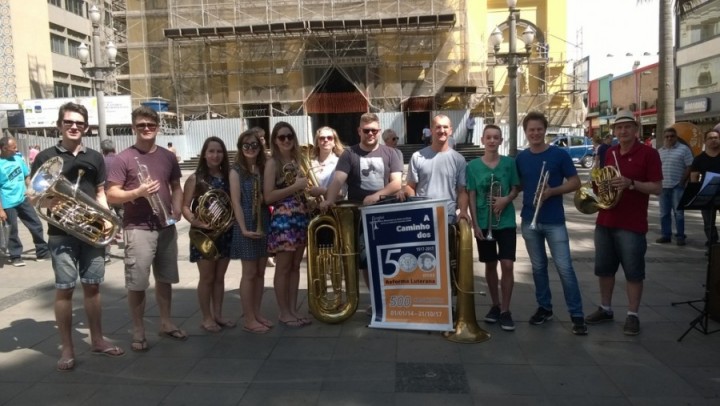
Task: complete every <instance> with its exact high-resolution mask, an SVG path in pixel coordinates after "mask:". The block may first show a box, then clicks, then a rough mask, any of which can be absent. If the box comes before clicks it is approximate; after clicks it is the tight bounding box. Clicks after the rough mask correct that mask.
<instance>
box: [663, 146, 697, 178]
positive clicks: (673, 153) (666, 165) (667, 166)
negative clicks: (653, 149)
mask: <svg viewBox="0 0 720 406" xmlns="http://www.w3.org/2000/svg"><path fill="white" fill-rule="evenodd" d="M658 152H659V153H660V161H662V173H663V181H662V187H663V188H666V189H667V188H674V187H675V186H677V185H678V184H679V183H680V181H681V180H682V178H683V174H685V170H686V169H687V168H688V167H689V166H690V165H691V164H692V161H693V155H692V151H690V148H688V147H687V146H686V145H685V144H682V143H680V142H676V143H675V145H673V146H672V147H670V148H668V147H665V146H663V147H662V148H660V149H659V150H658Z"/></svg>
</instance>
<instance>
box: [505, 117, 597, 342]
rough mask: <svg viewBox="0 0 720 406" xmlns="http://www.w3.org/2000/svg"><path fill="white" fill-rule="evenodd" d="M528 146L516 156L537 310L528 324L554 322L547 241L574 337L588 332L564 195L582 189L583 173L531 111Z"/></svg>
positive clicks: (545, 122) (544, 120)
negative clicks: (550, 141) (549, 138)
mask: <svg viewBox="0 0 720 406" xmlns="http://www.w3.org/2000/svg"><path fill="white" fill-rule="evenodd" d="M522 125H523V129H524V130H525V136H526V137H527V140H528V145H529V147H528V148H527V149H525V150H523V151H522V152H520V153H519V154H518V155H517V157H516V158H515V162H516V164H517V168H518V174H519V175H520V183H521V184H522V190H523V207H522V212H521V213H520V217H521V218H522V236H523V239H524V240H525V247H526V248H527V251H528V256H529V257H530V262H531V264H532V271H533V281H534V282H535V299H536V300H537V303H538V308H537V311H536V312H535V314H534V315H533V316H532V317H530V324H533V325H540V324H543V323H545V322H546V321H549V320H552V318H553V311H552V294H551V293H550V280H549V277H548V257H547V252H546V251H545V242H547V245H548V248H549V249H550V255H552V258H553V260H554V262H555V267H556V268H557V271H558V275H559V276H560V281H561V282H562V286H563V292H564V294H565V304H566V305H567V307H568V311H569V313H570V318H571V320H572V332H573V334H575V335H585V334H587V326H586V325H585V319H584V313H583V309H582V298H581V296H580V287H579V285H578V280H577V276H576V275H575V269H573V265H572V259H571V257H570V241H569V236H568V231H567V226H566V225H565V208H564V207H563V195H564V194H566V193H573V192H575V191H576V190H577V189H578V188H579V187H580V177H578V174H577V169H575V165H574V164H573V162H572V159H571V158H570V155H569V154H568V153H567V152H566V151H565V150H563V149H561V148H558V147H556V146H553V145H548V144H547V143H546V142H545V131H546V130H547V126H548V120H547V117H545V115H544V114H542V113H539V112H536V111H531V112H529V113H528V114H527V115H526V116H525V118H524V119H523V122H522Z"/></svg>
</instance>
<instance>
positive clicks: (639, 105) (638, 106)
mask: <svg viewBox="0 0 720 406" xmlns="http://www.w3.org/2000/svg"><path fill="white" fill-rule="evenodd" d="M650 74H651V72H650V71H643V72H639V73H638V75H637V85H638V92H637V96H638V100H637V104H636V107H635V109H636V110H637V111H638V123H640V127H639V128H640V141H643V138H644V137H645V134H644V133H643V120H642V116H643V108H642V102H643V99H642V77H643V76H648V75H650Z"/></svg>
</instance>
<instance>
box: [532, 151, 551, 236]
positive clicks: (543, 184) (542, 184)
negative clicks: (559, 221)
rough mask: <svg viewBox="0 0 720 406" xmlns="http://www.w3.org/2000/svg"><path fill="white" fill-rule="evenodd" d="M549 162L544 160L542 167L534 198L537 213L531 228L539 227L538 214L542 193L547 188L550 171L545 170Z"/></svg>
mask: <svg viewBox="0 0 720 406" xmlns="http://www.w3.org/2000/svg"><path fill="white" fill-rule="evenodd" d="M546 163H547V162H546V161H543V164H542V168H541V169H540V179H539V180H538V184H537V188H535V197H534V198H533V206H534V207H535V213H534V214H533V218H532V222H531V223H530V229H531V230H535V229H537V216H538V213H540V207H542V203H543V201H542V195H543V193H545V189H546V188H547V181H548V176H549V175H550V171H546V170H545V164H546Z"/></svg>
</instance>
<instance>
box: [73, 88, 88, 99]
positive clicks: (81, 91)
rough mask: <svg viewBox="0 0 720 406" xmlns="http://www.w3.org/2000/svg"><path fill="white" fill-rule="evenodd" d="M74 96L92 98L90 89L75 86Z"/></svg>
mask: <svg viewBox="0 0 720 406" xmlns="http://www.w3.org/2000/svg"><path fill="white" fill-rule="evenodd" d="M72 95H73V97H88V96H90V88H89V87H82V86H73V87H72Z"/></svg>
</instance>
